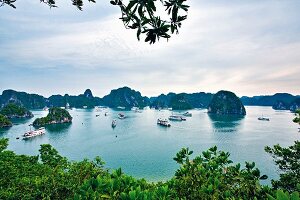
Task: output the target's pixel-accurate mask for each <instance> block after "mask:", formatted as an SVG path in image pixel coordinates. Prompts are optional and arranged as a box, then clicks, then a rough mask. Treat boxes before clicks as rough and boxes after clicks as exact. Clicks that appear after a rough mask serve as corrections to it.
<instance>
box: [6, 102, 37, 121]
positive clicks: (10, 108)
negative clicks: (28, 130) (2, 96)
mask: <svg viewBox="0 0 300 200" xmlns="http://www.w3.org/2000/svg"><path fill="white" fill-rule="evenodd" d="M0 114H2V115H4V116H6V117H7V118H9V119H13V118H31V117H33V114H32V113H31V112H30V111H29V110H27V109H26V108H25V107H23V106H20V105H17V104H14V103H9V104H7V105H6V106H4V107H3V108H2V109H1V111H0Z"/></svg>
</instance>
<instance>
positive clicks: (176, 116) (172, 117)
mask: <svg viewBox="0 0 300 200" xmlns="http://www.w3.org/2000/svg"><path fill="white" fill-rule="evenodd" d="M169 120H171V121H186V118H185V117H182V116H179V115H171V116H170V117H169Z"/></svg>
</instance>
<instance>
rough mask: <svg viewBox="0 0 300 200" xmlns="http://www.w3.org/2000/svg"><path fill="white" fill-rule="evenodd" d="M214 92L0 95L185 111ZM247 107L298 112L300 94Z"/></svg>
mask: <svg viewBox="0 0 300 200" xmlns="http://www.w3.org/2000/svg"><path fill="white" fill-rule="evenodd" d="M213 96H214V94H212V93H205V92H199V93H178V94H176V93H173V92H170V93H168V94H161V95H159V96H154V97H146V96H143V95H142V94H141V93H140V92H139V91H136V90H133V89H131V88H129V87H121V88H118V89H113V90H111V92H110V93H109V94H108V95H105V96H104V97H103V98H100V97H96V96H94V95H93V94H92V91H91V90H90V89H86V90H85V92H84V93H83V94H80V95H78V96H76V95H69V94H65V95H59V94H57V95H51V96H50V97H49V98H46V97H43V96H41V95H37V94H28V93H25V92H17V91H14V90H4V91H3V93H2V95H0V107H4V106H5V105H7V104H9V103H14V104H17V105H22V106H23V107H25V108H27V109H43V108H44V107H49V108H50V107H66V105H68V106H69V107H71V108H94V107H95V106H107V107H110V108H117V107H125V108H132V107H139V108H144V107H146V106H150V107H151V108H155V109H164V108H172V109H174V110H185V109H191V108H207V107H208V105H209V104H210V102H211V100H212V98H213ZM240 100H241V102H242V104H243V105H245V106H272V107H273V109H275V110H291V111H293V112H295V111H296V110H297V109H299V108H300V96H294V95H291V94H288V93H277V94H274V95H269V96H266V95H262V96H254V97H246V96H243V97H241V98H240Z"/></svg>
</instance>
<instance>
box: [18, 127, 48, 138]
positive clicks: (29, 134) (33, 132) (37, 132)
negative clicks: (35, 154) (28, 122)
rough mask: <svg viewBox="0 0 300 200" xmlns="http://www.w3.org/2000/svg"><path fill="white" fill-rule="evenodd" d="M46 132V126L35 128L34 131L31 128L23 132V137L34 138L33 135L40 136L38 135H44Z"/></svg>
mask: <svg viewBox="0 0 300 200" xmlns="http://www.w3.org/2000/svg"><path fill="white" fill-rule="evenodd" d="M45 133H46V129H45V127H41V128H39V129H37V130H34V131H32V130H30V131H28V132H26V133H24V134H23V139H28V138H32V137H35V136H38V135H43V134H45Z"/></svg>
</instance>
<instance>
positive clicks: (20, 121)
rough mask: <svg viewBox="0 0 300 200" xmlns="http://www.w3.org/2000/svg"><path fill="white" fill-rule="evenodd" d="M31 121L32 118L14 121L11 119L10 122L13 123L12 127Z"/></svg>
mask: <svg viewBox="0 0 300 200" xmlns="http://www.w3.org/2000/svg"><path fill="white" fill-rule="evenodd" d="M31 120H32V118H15V119H11V122H12V123H13V125H20V124H26V123H28V122H30V121H31Z"/></svg>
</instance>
